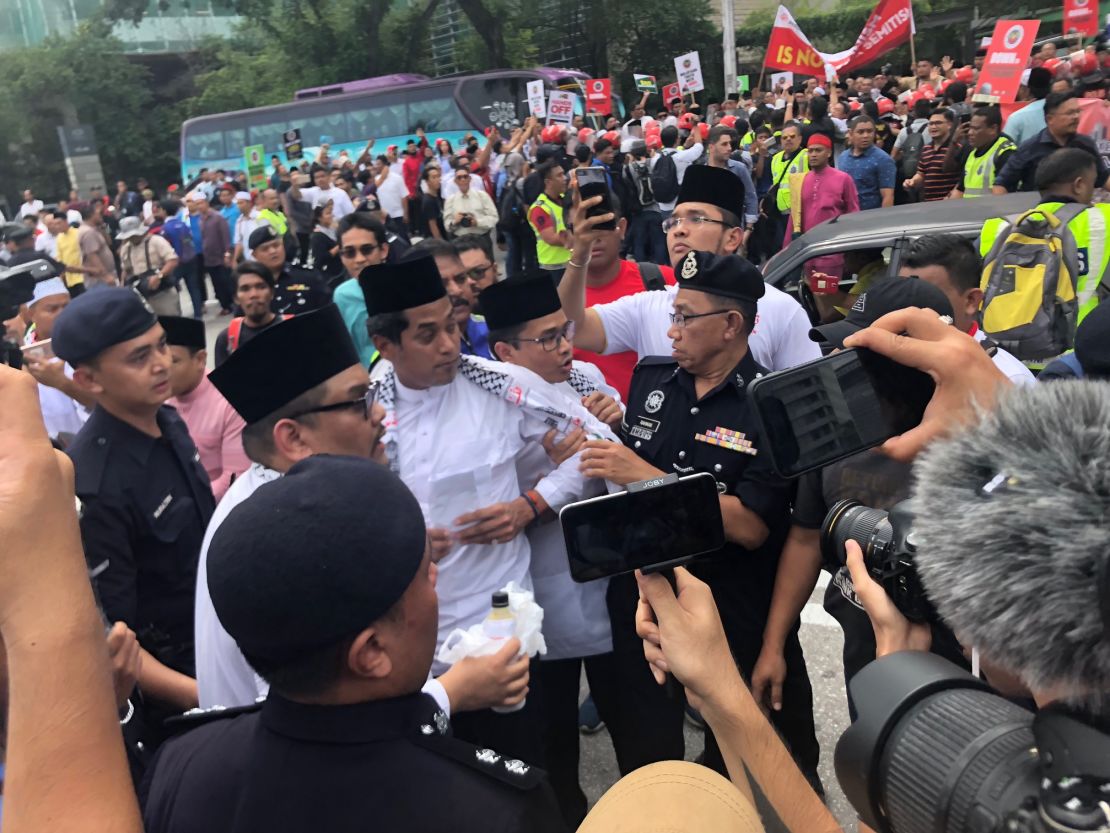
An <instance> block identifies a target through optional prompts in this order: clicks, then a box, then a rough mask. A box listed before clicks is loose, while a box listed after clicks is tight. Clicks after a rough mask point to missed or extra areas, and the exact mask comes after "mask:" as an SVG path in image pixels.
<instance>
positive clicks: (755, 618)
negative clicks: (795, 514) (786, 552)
mask: <svg viewBox="0 0 1110 833" xmlns="http://www.w3.org/2000/svg"><path fill="white" fill-rule="evenodd" d="M767 372H768V371H767V370H766V369H764V368H763V367H761V366H760V365H759V364H757V363H756V361H755V359H754V358H752V355H751V353H750V352H748V353H747V354H745V356H744V358H743V359H742V360H741V361H740V363H739V364H738V365H737V366H736V368H735V369H734V370H733V371H732V373H730V374H729V376H728V378H727V379H726V380H725V381H724V382H722V383H721V384H720V385H718V386H717V387H716V388H714V389H713V390H712V391H710V392H709V393H708V394H706V395H705V396H703V397H702V398H701V399H698V396H697V393H696V392H695V389H694V377H693V376H692V375H691V374H690V373H688V372H686V371H685V370H683V369H682V368H680V367H679V366H678V364H677V363H676V362H675V361H674V360H673V359H670V358H664V357H649V358H645V359H643V360H642V361H641V362H640V363H639V364H638V365H636V370H635V371H634V372H633V374H632V382H631V385H630V387H629V392H628V410H627V411H626V412H625V416H624V422H623V423H622V425H621V438H622V439H623V440H624V443H625V445H628V446H630V447H631V448H632V449H633V450H634V451H635V452H636V453H637V454H638V455H639V456H640V457H642V458H644V459H645V460H647V461H648V462H649V463H651V464H652V465H654V466H655V467H656V468H659V469H661V470H663V471H664V472H667V473H669V472H677V473H678V474H679V475H680V476H682V475H687V474H695V473H698V472H708V473H710V474H712V475H713V476H714V477H715V478H716V479H717V489H718V491H720V492H721V493H722V494H728V495H733V496H735V497H737V498H739V499H740V502H741V503H742V504H744V506H745V507H746V508H748V509H750V510H751V511H752V512H755V513H756V514H757V515H759V517H760V518H761V519H762V520H763V522H764V523H765V524H766V525H767V528H768V530H769V531H770V534H769V535H768V536H767V540H766V542H765V543H764V544H763V545H762V546H760V547H759V548H758V549H756V550H752V551H749V550H747V549H745V548H744V547H742V546H740V545H739V544H732V543H726V544H725V546H724V548H723V549H722V550H721V551H720V553H719V554H717V555H714V556H709V557H703V558H700V559H698V560H696V561H695V562H694V563H693V564H692V565H691V571H692V572H693V573H694V574H695V575H697V576H699V577H700V578H702V579H703V580H704V581H707V582H709V583H710V584H711V585H712V586H713V592H714V594H715V596H716V597H717V603H718V606H719V607H720V608H721V614H722V617H723V618H725V619H731V620H732V624H733V625H734V626H736V627H740V628H742V629H743V630H745V631H747V630H751V631H753V632H754V631H755V630H758V631H759V632H760V633H762V630H763V624H764V623H765V620H766V616H767V611H768V609H769V608H770V602H771V593H772V590H773V589H774V584H775V571H776V567H777V564H778V557H779V553H780V551H781V550H782V544H783V541H784V540H785V536H786V532H787V530H788V528H789V514H788V509H789V496H790V486H789V484H788V483H787V481H785V480H783V479H782V478H780V477H779V476H778V475H776V474H775V472H774V469H773V468H772V466H771V459H770V456H769V453H768V452H767V451H765V450H763V449H762V448H761V447H760V439H759V437H758V435H757V432H756V422H755V416H754V414H753V412H752V409H751V405H750V404H749V402H748V397H747V393H746V391H747V386H748V385H749V384H750V383H751V382H753V381H754V380H755V379H757V378H759V377H760V376H762V375H763V374H764V373H767ZM727 625H728V623H727V622H726V627H727Z"/></svg>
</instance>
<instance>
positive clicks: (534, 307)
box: [478, 275, 563, 330]
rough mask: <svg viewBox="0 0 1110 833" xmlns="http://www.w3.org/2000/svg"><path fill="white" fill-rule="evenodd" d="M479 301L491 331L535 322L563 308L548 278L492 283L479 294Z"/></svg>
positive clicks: (542, 276) (539, 277)
mask: <svg viewBox="0 0 1110 833" xmlns="http://www.w3.org/2000/svg"><path fill="white" fill-rule="evenodd" d="M478 301H479V303H480V304H481V305H482V314H483V315H484V316H485V318H486V325H487V326H488V327H489V328H490V329H491V330H504V329H505V328H507V327H515V326H517V325H518V324H525V323H527V322H529V321H535V320H536V319H537V318H543V317H544V316H545V315H550V314H551V313H553V312H558V311H559V310H561V309H562V308H563V305H562V304H561V303H559V291H558V290H557V289H555V282H554V281H552V280H551V278H550V277H548V276H547V275H540V276H538V277H535V278H514V279H513V280H507V281H501V282H500V283H495V284H492V285H491V286H489V287H487V288H486V289H485V290H483V291H482V293H481V294H480V295H479V296H478Z"/></svg>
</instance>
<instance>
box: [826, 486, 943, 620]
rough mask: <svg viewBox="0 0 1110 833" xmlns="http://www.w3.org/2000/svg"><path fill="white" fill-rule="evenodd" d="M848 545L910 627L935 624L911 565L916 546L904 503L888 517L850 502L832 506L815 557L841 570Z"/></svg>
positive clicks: (909, 517) (895, 508)
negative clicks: (854, 546) (818, 555)
mask: <svg viewBox="0 0 1110 833" xmlns="http://www.w3.org/2000/svg"><path fill="white" fill-rule="evenodd" d="M848 541H855V542H856V543H857V544H859V547H860V549H861V550H863V563H864V564H865V565H866V567H867V572H868V573H869V574H870V576H871V578H873V579H874V580H875V582H876V583H878V584H880V585H882V588H883V590H885V591H886V594H887V595H888V596H890V598H891V599H892V600H893V601H894V605H895V606H896V607H897V608H898V610H900V611H901V612H902V615H903V616H905V617H906V618H907V619H909V620H910V621H912V622H930V621H935V620H936V618H937V616H936V610H935V609H934V608H933V605H932V603H931V602H930V601H929V599H928V597H926V595H925V589H924V588H923V587H922V585H921V579H920V578H919V577H918V575H917V570H916V569H914V565H913V560H914V553H915V552H916V550H917V542H916V540H915V538H914V534H913V513H912V512H911V511H910V508H909V501H905V500H904V501H902V502H901V503H899V504H897V505H895V506H894V507H893V508H892V509H891V510H890V512H889V513H887V512H884V511H883V510H882V509H873V508H872V507H870V506H864V505H863V504H861V503H859V501H855V500H841V501H838V502H837V503H836V505H834V506H833V508H832V509H830V510H829V514H828V515H826V516H825V521H824V523H822V524H821V553H822V555H823V556H824V558H825V561H826V563H832V564H844V563H845V560H846V558H847V555H846V553H845V551H844V545H845V544H846V543H847V542H848Z"/></svg>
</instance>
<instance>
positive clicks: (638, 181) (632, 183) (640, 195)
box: [624, 159, 656, 213]
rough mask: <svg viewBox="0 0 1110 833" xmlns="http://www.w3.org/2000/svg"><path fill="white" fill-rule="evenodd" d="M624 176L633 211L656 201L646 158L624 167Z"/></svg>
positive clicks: (649, 167)
mask: <svg viewBox="0 0 1110 833" xmlns="http://www.w3.org/2000/svg"><path fill="white" fill-rule="evenodd" d="M624 176H625V179H626V180H627V183H626V184H627V185H628V196H629V200H630V203H631V205H630V208H631V209H632V211H633V213H635V212H636V211H637V210H638V209H643V208H647V207H648V206H649V205H652V204H653V203H655V202H656V199H655V192H654V191H653V190H652V188H651V166H650V165H649V164H648V161H647V160H646V159H643V160H640V161H638V162H633V163H631V164H630V165H628V166H627V167H626V168H625V169H624Z"/></svg>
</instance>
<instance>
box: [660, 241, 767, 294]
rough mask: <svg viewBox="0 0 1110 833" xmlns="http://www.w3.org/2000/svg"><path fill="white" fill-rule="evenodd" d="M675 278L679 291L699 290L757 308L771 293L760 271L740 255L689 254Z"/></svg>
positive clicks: (680, 264)
mask: <svg viewBox="0 0 1110 833" xmlns="http://www.w3.org/2000/svg"><path fill="white" fill-rule="evenodd" d="M674 274H675V278H676V280H677V282H678V288H679V289H696V290H697V291H698V292H708V293H710V294H711V295H720V296H722V297H724V298H736V299H738V300H741V301H749V302H751V303H753V304H754V303H756V302H757V301H758V300H759V299H760V298H762V297H763V293H764V292H765V291H766V289H767V284H765V283H764V282H763V275H761V274H760V272H759V270H758V269H756V268H755V267H754V266H752V264H751V263H750V262H749V261H748V260H746V259H745V258H742V257H738V256H737V255H715V254H710V253H709V252H688V253H687V254H686V256H685V257H684V258H682V260H681V261H680V262H679V264H678V266H676V267H675V270H674Z"/></svg>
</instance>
